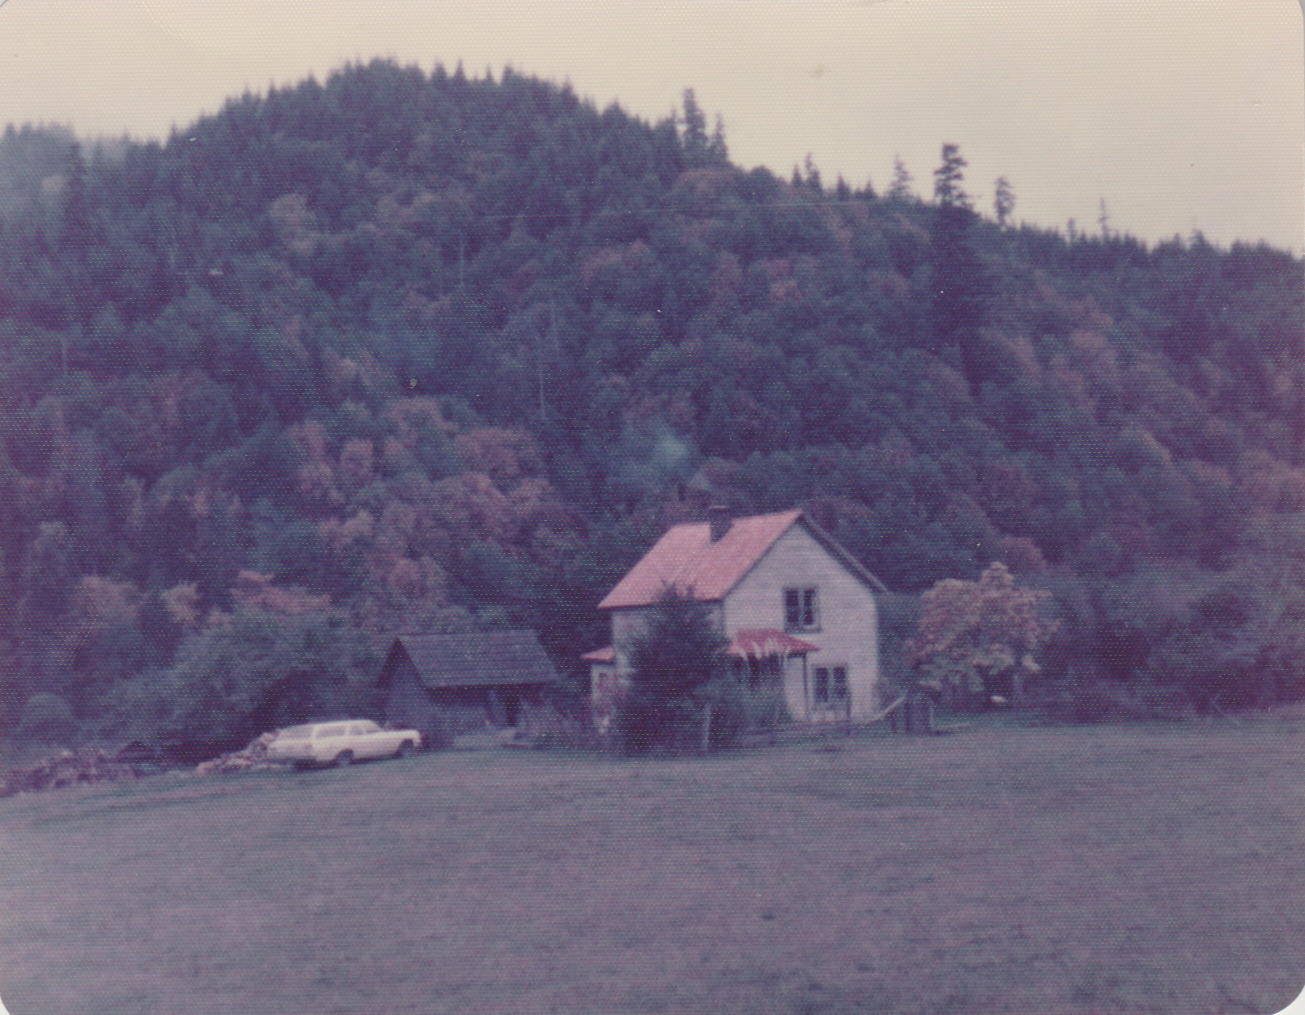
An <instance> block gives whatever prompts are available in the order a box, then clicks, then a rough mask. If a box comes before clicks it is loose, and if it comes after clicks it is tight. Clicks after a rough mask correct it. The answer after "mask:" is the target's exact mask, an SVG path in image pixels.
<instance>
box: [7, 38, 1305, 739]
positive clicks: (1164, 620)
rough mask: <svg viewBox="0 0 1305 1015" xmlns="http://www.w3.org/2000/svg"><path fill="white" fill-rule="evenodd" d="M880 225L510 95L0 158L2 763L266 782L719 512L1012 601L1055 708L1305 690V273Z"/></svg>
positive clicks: (978, 232)
mask: <svg viewBox="0 0 1305 1015" xmlns="http://www.w3.org/2000/svg"><path fill="white" fill-rule="evenodd" d="M944 140H945V139H940V146H941V150H942V155H941V158H940V165H939V166H938V168H937V169H936V170H934V171H932V176H931V178H930V179H929V180H927V181H925V182H924V183H923V184H921V185H919V186H918V191H917V184H916V183H915V181H913V180H912V178H911V176H910V174H909V172H908V171H907V170H906V168H905V167H904V166H901V165H900V163H899V165H898V169H897V173H896V175H895V177H894V179H893V180H892V181H891V183H890V185H889V186H888V187H886V188H885V189H884V191H883V192H882V193H877V192H876V191H875V189H874V188H873V187H872V186H871V185H870V184H869V183H866V184H863V185H859V186H851V185H849V184H847V183H846V182H845V181H843V180H841V179H840V180H837V181H835V182H832V183H831V182H829V181H824V180H822V179H821V176H820V173H819V170H818V168H817V167H816V166H815V165H814V164H813V163H812V162H811V160H810V159H809V158H808V159H807V160H806V162H805V164H804V165H803V166H802V167H801V168H798V169H795V170H794V172H793V176H792V178H791V179H790V180H784V179H780V178H777V177H776V176H775V175H774V174H772V173H771V172H769V171H768V170H766V169H754V170H751V171H746V170H743V169H741V168H739V167H736V166H734V165H732V164H731V163H730V161H729V157H728V150H727V146H726V138H725V136H724V131H723V129H722V128H721V126H720V125H719V124H718V125H717V126H716V128H715V129H714V130H710V129H709V128H708V125H707V117H706V115H705V114H704V112H703V110H701V109H700V108H699V107H698V105H697V103H696V101H695V99H694V97H693V94H692V92H685V93H684V95H683V101H682V109H678V110H677V111H676V113H675V114H674V115H671V116H668V117H667V118H666V119H665V120H663V121H661V122H658V123H654V124H649V123H647V122H643V121H641V120H639V119H637V118H634V117H632V116H630V115H628V114H627V113H625V112H623V111H622V110H621V109H620V108H619V107H618V106H615V105H613V106H611V107H609V108H607V109H603V110H599V109H597V108H596V107H595V106H594V105H593V104H592V103H590V102H587V101H585V100H583V99H581V98H579V97H577V96H576V95H575V94H573V92H572V91H571V89H570V88H568V87H565V86H557V85H554V84H551V83H548V82H543V81H540V80H537V79H534V78H530V77H527V76H524V75H522V74H520V73H518V72H515V71H513V70H510V69H509V70H505V71H503V72H502V73H501V75H499V77H498V79H497V80H495V79H494V77H493V75H492V74H487V75H486V76H485V77H484V78H483V79H477V78H473V77H468V76H467V75H465V74H464V73H463V72H462V69H461V68H460V67H459V68H458V69H457V70H456V71H454V72H452V73H449V72H448V71H446V70H444V69H443V68H439V67H437V68H436V69H435V70H434V71H433V72H432V73H429V74H428V73H425V72H423V71H421V70H419V69H416V68H403V67H400V66H397V65H395V64H393V63H388V62H375V63H372V64H369V65H366V66H349V67H346V68H344V69H342V70H341V71H339V72H337V73H335V74H332V75H331V76H330V77H329V78H328V79H327V80H326V81H325V82H324V83H319V82H317V81H315V80H308V81H305V82H303V83H302V84H299V85H297V86H294V87H289V88H285V89H273V90H269V91H268V92H267V93H266V94H263V95H252V94H246V95H244V96H242V97H240V98H238V99H233V100H232V101H230V102H228V103H227V105H226V106H225V108H224V109H222V110H221V111H220V112H219V113H217V114H215V115H212V116H208V117H205V118H203V119H200V120H199V121H198V122H196V123H195V124H193V125H192V126H191V127H189V128H187V129H185V130H182V131H177V132H174V133H173V135H172V136H171V137H170V138H169V139H168V140H167V141H166V143H159V142H149V143H136V142H133V141H130V140H123V141H121V142H116V143H114V144H92V143H87V142H85V141H79V140H78V139H76V138H74V137H73V136H72V135H71V134H70V133H68V132H66V131H63V130H59V129H51V128H44V127H32V126H26V127H21V128H16V127H14V126H10V127H9V128H8V129H7V130H6V132H5V133H4V136H3V138H2V139H0V421H2V429H0V435H2V436H3V441H2V442H0V564H2V567H0V651H2V652H3V658H2V659H0V666H2V670H0V674H2V676H0V679H2V680H3V683H2V684H0V730H3V731H4V732H3V734H0V737H3V738H11V736H12V735H14V734H17V735H19V736H24V735H29V734H30V735H32V736H36V735H38V734H42V733H48V732H49V731H50V730H58V731H60V735H63V736H74V735H84V736H90V735H95V734H101V735H108V734H111V733H114V734H116V733H117V732H119V731H123V730H127V729H130V728H133V727H134V726H139V727H141V728H150V729H154V730H156V731H164V732H171V733H172V734H174V735H176V736H189V737H191V738H200V739H204V740H206V741H207V742H211V743H212V744H215V745H216V744H218V743H221V744H223V745H226V744H229V743H232V742H236V741H239V740H240V739H241V738H242V737H246V736H247V735H249V734H250V733H256V732H258V731H259V730H260V729H262V728H267V727H269V726H271V725H273V724H275V723H277V722H280V721H283V720H285V719H287V718H295V717H297V716H299V715H302V714H305V713H306V712H309V711H314V710H322V709H326V708H330V707H341V708H342V707H352V706H355V705H358V704H360V703H362V702H364V701H365V699H366V695H367V693H368V689H367V680H368V679H369V678H371V677H374V675H375V667H376V662H377V659H376V653H377V647H376V646H377V645H378V643H379V639H380V638H381V637H382V636H383V635H384V634H386V633H387V632H395V631H411V630H423V631H439V630H459V629H470V628H476V627H500V626H506V625H513V626H517V625H520V626H529V627H532V628H535V629H536V630H538V631H539V632H540V634H541V637H542V639H543V640H544V642H545V645H546V647H547V648H548V650H549V651H550V653H551V654H552V655H553V657H554V659H555V660H556V662H557V664H558V667H559V669H560V670H561V671H562V672H564V673H567V674H569V675H570V676H571V677H572V679H578V678H579V676H580V674H581V672H582V671H581V670H580V667H579V665H578V660H577V656H578V655H579V653H581V652H583V651H586V650H588V649H591V648H593V647H595V646H597V645H599V644H602V643H603V641H604V640H605V634H606V633H605V631H604V625H603V619H602V618H601V617H599V616H598V614H597V612H596V611H595V609H594V605H595V603H596V602H597V601H598V599H599V598H601V596H602V594H603V593H604V592H605V591H606V590H607V588H609V587H610V585H611V584H612V583H613V582H614V581H615V580H616V578H617V577H619V576H620V574H622V573H623V571H624V570H625V569H626V568H627V567H628V566H629V565H630V564H631V563H632V562H633V561H634V560H635V559H637V557H638V556H639V555H640V554H641V553H642V552H643V551H644V550H645V549H646V548H647V547H648V545H650V543H651V542H652V541H653V540H654V539H655V538H656V537H657V535H659V534H660V532H661V531H662V529H663V528H664V527H665V526H666V525H667V524H669V523H671V522H674V521H680V520H684V519H687V518H693V517H699V516H700V513H701V512H702V511H703V509H704V507H705V506H706V504H707V503H708V502H709V501H716V502H722V503H725V504H728V505H729V506H730V507H732V508H733V509H735V510H736V511H738V512H753V511H764V510H772V509H780V508H788V507H790V506H801V507H803V508H805V509H806V510H807V511H809V512H810V513H811V515H812V517H813V518H814V519H815V520H816V521H817V522H818V523H819V524H821V525H822V526H824V527H825V528H826V529H828V530H829V531H830V532H831V533H832V534H834V535H835V536H836V537H837V538H838V539H839V540H840V541H842V542H843V543H844V544H845V545H846V546H847V547H848V548H849V549H850V550H851V551H852V552H853V553H854V554H855V555H856V556H857V557H859V558H860V559H861V560H862V561H864V562H865V563H866V565H867V566H868V567H869V568H870V569H871V570H873V571H874V572H875V573H876V574H877V575H878V576H879V577H880V578H881V579H882V580H883V581H884V582H885V583H886V584H887V585H888V586H889V587H890V588H891V589H892V590H893V593H894V596H893V597H891V598H892V599H893V600H895V601H894V602H890V603H888V604H886V611H885V612H886V615H887V617H888V622H887V624H886V627H887V630H886V637H885V643H884V649H883V651H884V654H885V660H884V662H885V667H886V669H887V670H888V671H889V672H890V673H895V674H901V673H904V672H905V671H906V669H907V667H908V666H909V659H908V658H907V655H908V654H909V646H908V644H907V638H908V636H909V633H910V625H911V623H912V620H911V617H912V604H913V603H918V600H919V597H920V595H921V594H922V593H923V592H925V591H926V590H927V589H929V588H930V587H931V585H933V583H935V582H937V581H939V580H942V579H947V578H963V579H974V578H976V577H977V576H978V575H979V574H980V572H981V571H983V569H984V568H985V567H987V565H989V564H990V563H991V562H993V561H1002V562H1003V563H1004V564H1005V565H1006V566H1007V567H1008V568H1009V569H1010V571H1011V572H1012V573H1013V574H1014V575H1015V576H1016V578H1017V579H1018V580H1019V581H1020V582H1021V583H1022V584H1024V585H1026V586H1029V587H1032V588H1036V589H1040V590H1045V591H1047V592H1049V593H1050V594H1051V595H1050V597H1049V598H1048V600H1047V601H1048V603H1049V604H1050V607H1049V608H1051V609H1054V611H1055V614H1056V619H1057V621H1058V624H1059V626H1058V633H1057V634H1056V636H1055V638H1054V639H1053V641H1052V643H1051V644H1050V645H1048V646H1047V648H1046V650H1045V653H1044V656H1045V658H1044V660H1043V667H1044V676H1045V677H1046V679H1048V680H1053V679H1063V680H1067V681H1110V682H1121V683H1126V684H1134V685H1147V686H1166V687H1173V688H1179V689H1181V690H1182V691H1183V692H1184V693H1186V694H1189V695H1190V696H1191V697H1192V700H1194V701H1196V702H1197V703H1198V704H1200V705H1201V706H1202V707H1215V706H1217V707H1221V708H1233V707H1237V706H1244V705H1250V704H1255V703H1261V702H1265V701H1269V700H1280V699H1282V698H1289V697H1293V696H1299V695H1300V694H1302V693H1305V683H1303V682H1302V674H1303V673H1305V634H1303V631H1305V559H1303V555H1302V536H1303V531H1302V512H1303V510H1305V461H1302V443H1301V435H1302V421H1303V419H1305V357H1303V356H1302V341H1303V339H1302V336H1303V335H1305V319H1303V311H1302V302H1303V300H1302V291H1303V279H1302V264H1301V263H1300V261H1298V260H1296V259H1295V258H1294V257H1292V256H1291V255H1289V254H1287V253H1284V252H1280V251H1276V250H1273V249H1270V248H1268V247H1266V246H1264V245H1242V244H1235V245H1233V247H1232V248H1231V249H1222V248H1218V247H1215V246H1213V245H1211V244H1209V243H1207V242H1206V241H1205V240H1204V239H1203V238H1202V237H1201V236H1200V235H1199V234H1197V235H1194V236H1191V237H1188V238H1178V237H1175V238H1174V239H1173V240H1171V241H1168V242H1163V243H1159V244H1154V245H1148V244H1145V243H1143V242H1140V241H1138V240H1136V239H1134V238H1131V237H1129V236H1126V235H1119V234H1117V233H1115V232H1113V231H1111V229H1110V228H1109V223H1108V221H1107V220H1105V218H1104V216H1103V220H1102V222H1101V223H1100V224H1099V226H1100V228H1099V230H1098V231H1096V232H1095V233H1087V232H1080V231H1077V230H1074V229H1073V228H1070V229H1069V230H1067V232H1064V233H1062V232H1060V231H1057V230H1051V229H1046V228H1034V227H1030V226H1027V225H1019V224H1017V223H1016V222H1015V215H1014V207H1015V201H1016V200H1017V199H1018V193H1017V192H1015V191H1014V190H1012V188H1011V187H1010V186H1009V185H1007V184H1006V183H1005V181H1001V182H1000V186H998V187H997V194H998V200H997V201H996V202H995V206H994V209H993V212H992V214H991V215H989V214H987V213H986V212H985V211H984V210H981V209H976V208H975V207H974V202H973V201H972V200H971V199H970V198H969V197H967V195H966V193H965V189H964V188H965V185H966V181H965V177H964V168H965V162H964V158H963V154H962V153H961V152H960V151H959V150H958V149H957V148H956V147H955V146H953V145H947V144H942V142H943V141H944Z"/></svg>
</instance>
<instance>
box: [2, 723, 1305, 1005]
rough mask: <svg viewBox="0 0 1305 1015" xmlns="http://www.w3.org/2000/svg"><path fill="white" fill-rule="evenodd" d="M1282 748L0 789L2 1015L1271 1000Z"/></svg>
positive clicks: (935, 752) (1288, 829)
mask: <svg viewBox="0 0 1305 1015" xmlns="http://www.w3.org/2000/svg"><path fill="white" fill-rule="evenodd" d="M1302 748H1305V727H1302V725H1301V724H1300V723H1299V722H1283V721H1264V722H1259V723H1255V724H1250V725H1244V726H1240V727H1222V726H1221V727H1205V726H1190V727H1186V726H1185V727H1136V728H1123V727H1107V728H1040V729H1000V728H988V729H984V728H975V729H972V730H968V731H965V732H961V733H957V734H955V735H951V736H942V737H933V738H906V737H896V738H895V737H888V736H879V737H870V738H866V739H851V740H842V739H836V740H832V741H830V742H829V743H828V744H827V745H822V744H820V743H812V744H802V745H794V746H787V747H781V748H774V749H769V750H754V751H748V752H742V753H738V754H729V755H724V756H719V757H714V758H708V759H701V760H700V759H676V760H656V759H653V760H637V761H621V760H617V759H613V758H609V757H604V756H588V755H556V754H544V753H532V752H508V751H494V750H485V751H478V752H458V753H453V754H437V755H423V756H420V757H416V758H412V759H409V760H407V761H394V762H383V763H379V764H374V765H366V766H358V767H355V768H352V769H347V770H335V771H328V772H316V773H295V772H289V771H286V772H268V773H255V774H247V775H243V776H241V775H235V776H225V777H222V776H215V777H209V778H197V777H189V776H188V777H175V776H162V777H157V778H153V779H146V780H141V781H139V782H137V783H134V784H131V785H126V786H121V785H120V786H96V787H87V788H82V789H72V790H64V791H57V792H52V793H46V794H42V795H36V796H30V797H20V798H11V799H8V800H0V849H2V850H3V852H2V853H0V998H2V999H3V1001H4V1004H5V1005H6V1006H7V1008H8V1010H9V1012H10V1013H11V1015H62V1013H87V1015H92V1013H94V1015H117V1013H129V1012H131V1013H137V1012H139V1013H146V1012H148V1013H157V1015H182V1013H185V1015H207V1013H212V1015H243V1013H269V1012H270V1013H277V1015H307V1013H316V1012H339V1013H349V1015H381V1013H384V1015H397V1013H406V1012H412V1013H439V1012H457V1013H472V1015H475V1013H484V1015H490V1013H493V1015H499V1013H512V1012H529V1013H540V1012H558V1013H567V1015H571V1013H585V1012H594V1013H621V1012H650V1013H651V1012H686V1013H704V1015H708V1013H717V1012H720V1013H734V1012H737V1013H741V1015H742V1013H748V1015H768V1013H781V1012H783V1013H816V1012H828V1013H841V1012H866V1013H870V1012H875V1013H905V1012H920V1013H930V1015H936V1013H942V1012H983V1013H997V1012H1022V1013H1023V1012H1027V1013H1038V1015H1055V1013H1059V1012H1081V1013H1093V1015H1096V1013H1102V1012H1176V1013H1184V1015H1191V1013H1197V1012H1263V1013H1270V1012H1277V1011H1279V1010H1280V1009H1282V1008H1283V1007H1284V1006H1285V1005H1286V1004H1287V1003H1288V1002H1289V1001H1291V1000H1292V999H1293V998H1294V997H1295V996H1296V994H1297V993H1298V992H1299V991H1300V989H1301V986H1302V984H1305V863H1303V862H1302V861H1303V859H1305V851H1303V850H1302V846H1305V751H1303V750H1302Z"/></svg>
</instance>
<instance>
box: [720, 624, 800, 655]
mask: <svg viewBox="0 0 1305 1015" xmlns="http://www.w3.org/2000/svg"><path fill="white" fill-rule="evenodd" d="M725 651H726V652H728V653H729V654H730V655H733V656H745V657H746V656H751V657H752V658H754V659H764V658H765V657H766V656H804V655H806V654H807V653H808V652H819V651H820V646H819V645H812V644H811V642H809V641H803V640H802V639H801V638H794V637H793V636H792V635H791V634H785V633H784V632H783V631H776V630H774V629H772V628H757V629H751V628H749V629H747V630H739V631H736V632H735V633H734V640H733V641H731V642H730V644H729V648H727V649H726V650H725Z"/></svg>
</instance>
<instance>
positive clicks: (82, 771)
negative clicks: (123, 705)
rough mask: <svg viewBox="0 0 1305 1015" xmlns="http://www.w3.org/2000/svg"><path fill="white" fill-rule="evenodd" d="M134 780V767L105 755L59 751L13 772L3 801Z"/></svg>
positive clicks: (3, 787)
mask: <svg viewBox="0 0 1305 1015" xmlns="http://www.w3.org/2000/svg"><path fill="white" fill-rule="evenodd" d="M134 778H136V770H135V769H134V768H133V767H132V766H131V765H129V764H125V763H124V762H120V761H116V760H114V759H113V758H112V757H110V756H109V755H107V754H105V753H104V752H103V751H60V752H59V753H58V754H57V755H55V756H54V757H53V758H50V759H49V760H47V761H43V762H41V763H40V764H39V765H36V766H34V767H32V768H24V769H15V770H13V771H11V772H10V773H9V775H8V776H7V777H5V780H4V782H3V783H0V797H7V796H14V795H15V794H17V793H40V792H43V791H44V790H48V789H60V788H62V787H64V786H77V785H81V784H84V783H92V782H115V781H117V780H120V779H134Z"/></svg>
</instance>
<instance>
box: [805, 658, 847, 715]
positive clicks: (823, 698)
mask: <svg viewBox="0 0 1305 1015" xmlns="http://www.w3.org/2000/svg"><path fill="white" fill-rule="evenodd" d="M812 699H813V700H814V702H815V704H817V705H824V706H828V705H842V704H844V703H845V702H846V701H847V667H846V666H817V667H816V670H815V686H814V687H813V688H812Z"/></svg>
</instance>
